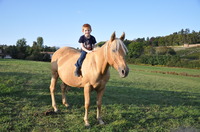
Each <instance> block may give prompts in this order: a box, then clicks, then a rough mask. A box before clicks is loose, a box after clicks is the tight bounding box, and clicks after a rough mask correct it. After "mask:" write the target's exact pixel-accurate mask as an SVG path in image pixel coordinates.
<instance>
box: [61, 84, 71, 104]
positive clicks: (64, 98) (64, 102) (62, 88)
mask: <svg viewBox="0 0 200 132" xmlns="http://www.w3.org/2000/svg"><path fill="white" fill-rule="evenodd" d="M60 87H61V90H62V103H63V104H64V105H65V106H66V107H68V106H69V104H68V103H67V100H66V95H65V93H66V92H68V90H69V86H67V85H66V84H65V83H64V82H62V84H61V85H60ZM66 90H67V91H66Z"/></svg>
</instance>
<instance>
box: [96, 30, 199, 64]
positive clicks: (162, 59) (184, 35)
mask: <svg viewBox="0 0 200 132" xmlns="http://www.w3.org/2000/svg"><path fill="white" fill-rule="evenodd" d="M104 43H105V42H100V43H98V45H99V46H102V45H103V44H104ZM196 43H200V31H199V32H195V31H192V32H190V30H189V29H182V30H181V31H179V32H174V33H173V34H170V35H167V36H162V37H161V36H158V37H151V38H149V37H147V38H146V39H145V38H137V39H135V40H127V39H126V40H125V41H124V44H125V45H126V46H127V48H128V51H129V52H128V55H127V56H126V59H127V61H128V63H131V64H149V65H165V66H177V67H189V68H200V61H199V59H200V56H199V54H200V51H196V52H194V51H191V53H193V58H195V59H192V58H190V59H189V58H187V59H186V58H183V55H181V54H179V53H177V52H178V51H175V50H174V49H173V48H170V46H171V47H172V46H182V45H184V44H196ZM183 54H184V53H183Z"/></svg>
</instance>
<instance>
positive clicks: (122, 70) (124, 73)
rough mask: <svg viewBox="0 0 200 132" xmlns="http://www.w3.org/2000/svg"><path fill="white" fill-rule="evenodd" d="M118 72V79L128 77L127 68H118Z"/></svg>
mask: <svg viewBox="0 0 200 132" xmlns="http://www.w3.org/2000/svg"><path fill="white" fill-rule="evenodd" d="M118 72H119V75H120V77H122V78H124V77H126V76H128V73H129V68H128V66H126V67H123V68H122V67H119V68H118Z"/></svg>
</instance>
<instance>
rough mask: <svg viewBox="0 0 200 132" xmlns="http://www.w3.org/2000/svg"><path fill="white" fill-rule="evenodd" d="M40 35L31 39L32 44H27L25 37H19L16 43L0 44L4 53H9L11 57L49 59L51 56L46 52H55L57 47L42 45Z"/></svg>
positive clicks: (37, 59) (36, 59)
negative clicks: (34, 39)
mask: <svg viewBox="0 0 200 132" xmlns="http://www.w3.org/2000/svg"><path fill="white" fill-rule="evenodd" d="M43 43H44V41H43V38H42V37H38V38H37V40H36V41H33V45H32V46H29V45H27V41H26V39H25V38H22V39H19V40H18V41H17V42H16V45H11V46H7V45H1V49H2V50H3V53H4V55H6V54H7V55H10V56H11V57H12V58H13V59H26V60H35V61H50V60H51V57H50V55H49V54H48V53H46V52H55V51H56V50H57V49H58V48H56V47H49V46H46V45H45V46H44V45H43Z"/></svg>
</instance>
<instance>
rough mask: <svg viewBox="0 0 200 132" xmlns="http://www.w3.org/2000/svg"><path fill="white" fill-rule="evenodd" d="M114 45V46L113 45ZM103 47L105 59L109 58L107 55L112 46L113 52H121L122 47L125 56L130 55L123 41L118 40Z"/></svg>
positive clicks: (108, 42)
mask: <svg viewBox="0 0 200 132" xmlns="http://www.w3.org/2000/svg"><path fill="white" fill-rule="evenodd" d="M111 43H112V44H111ZM103 46H105V47H104V57H105V58H107V53H108V47H109V46H110V48H111V50H112V51H119V48H120V46H121V48H122V50H123V52H124V54H125V55H126V54H127V53H128V49H127V48H126V46H125V44H124V43H123V41H122V40H120V39H119V38H116V39H115V40H114V41H113V42H111V41H107V42H106V43H105V44H104V45H103Z"/></svg>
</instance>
